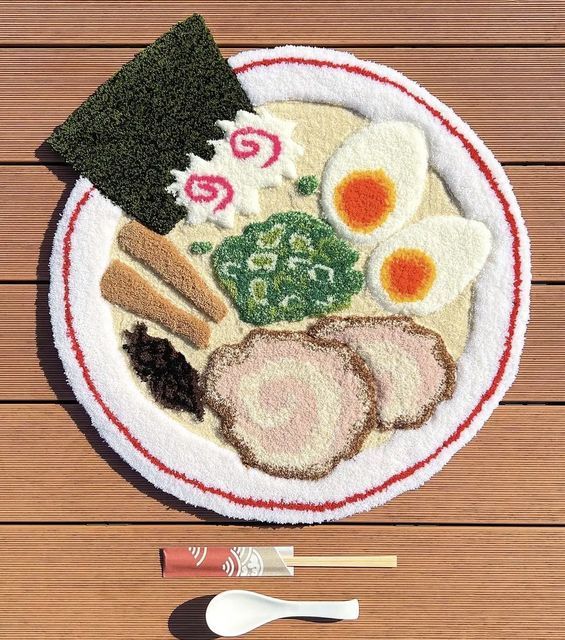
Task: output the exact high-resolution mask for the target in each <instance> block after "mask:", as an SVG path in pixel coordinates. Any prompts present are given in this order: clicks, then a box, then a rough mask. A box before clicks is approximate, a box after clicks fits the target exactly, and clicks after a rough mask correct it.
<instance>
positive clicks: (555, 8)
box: [0, 0, 565, 640]
mask: <svg viewBox="0 0 565 640" xmlns="http://www.w3.org/2000/svg"><path fill="white" fill-rule="evenodd" d="M194 11H197V12H200V13H202V14H203V15H204V16H205V18H206V19H207V21H208V23H209V25H210V27H211V28H212V31H213V33H214V35H215V37H216V39H217V41H218V42H219V43H220V45H221V46H222V50H223V51H224V53H225V55H230V54H232V53H234V52H236V51H239V50H241V49H246V48H252V47H262V46H272V45H276V44H287V43H296V44H312V45H318V46H332V47H334V48H342V49H346V50H348V51H352V52H353V53H355V54H356V55H358V56H359V57H361V58H366V59H371V60H377V61H379V62H382V63H384V64H388V65H391V66H393V67H395V68H397V69H399V70H400V71H403V72H405V73H406V74H407V75H409V76H410V77H411V78H413V79H415V80H417V81H418V82H420V83H422V84H423V85H424V86H425V87H426V88H428V89H429V90H430V91H432V92H433V93H434V94H435V95H437V96H438V97H439V98H440V99H441V100H443V101H445V102H446V103H447V104H449V105H450V106H452V107H453V108H454V109H455V110H456V111H457V112H458V113H459V115H461V116H462V117H463V118H465V119H466V120H467V121H468V122H469V124H470V125H471V126H472V127H473V128H474V129H475V131H477V132H478V134H479V135H480V136H481V137H482V138H483V139H484V140H485V142H486V143H487V144H488V145H489V146H490V148H491V149H492V150H493V151H494V152H495V154H496V155H497V157H498V158H499V160H501V161H502V162H503V164H504V165H505V168H506V170H507V172H508V175H509V177H510V179H511V181H512V183H513V186H514V189H515V192H516V195H517V197H518V200H519V202H520V205H521V207H522V210H523V214H524V217H525V219H526V222H527V224H528V229H529V232H530V235H531V239H532V248H533V278H534V286H533V296H532V319H531V325H530V329H529V332H528V336H527V343H526V349H525V352H524V356H523V360H522V365H521V368H520V373H519V376H518V379H517V381H516V383H515V384H514V386H513V387H512V389H511V390H510V392H509V393H508V394H507V395H506V397H505V401H504V402H503V403H502V406H500V407H499V408H498V409H497V410H496V412H495V414H494V416H493V417H492V419H491V420H490V421H489V422H488V424H487V425H486V426H485V428H484V429H483V431H482V432H481V433H480V434H479V435H478V436H477V437H476V438H475V439H474V440H473V441H472V442H471V443H470V444H469V445H468V446H467V447H465V448H464V449H463V450H462V451H461V452H460V453H458V454H457V455H456V456H455V458H454V459H453V460H452V461H451V463H450V464H449V465H448V466H447V467H446V468H445V469H444V470H443V471H442V472H441V473H440V474H439V475H437V476H436V477H435V478H433V479H432V480H431V481H430V482H429V483H428V484H427V485H425V486H424V487H423V488H422V489H420V490H419V491H417V492H413V493H409V494H404V495H403V496H401V497H399V498H397V499H396V500H394V501H393V502H391V503H389V504H388V505H386V506H385V507H383V508H381V509H377V510H374V511H372V512H370V513H366V514H363V515H359V516H355V517H353V518H350V519H348V520H345V521H343V522H341V523H339V524H333V525H322V526H318V527H306V528H296V527H293V528H285V527H278V528H272V527H262V526H254V525H245V526H243V525H242V524H241V523H239V524H238V523H234V522H231V521H226V520H225V519H222V518H220V517H219V516H216V515H214V514H211V513H208V512H205V511H203V510H200V509H194V508H190V507H186V506H185V505H182V504H181V503H180V502H178V501H176V500H175V499H173V498H171V497H169V496H167V495H165V494H163V493H161V492H159V491H157V490H156V489H154V488H153V487H152V486H151V485H150V484H149V483H147V482H146V481H145V480H143V479H142V478H141V477H139V476H138V475H137V474H136V473H134V472H133V471H131V470H130V469H129V468H128V467H127V466H126V465H124V464H123V463H122V462H121V461H120V460H119V459H118V457H117V455H115V454H114V453H113V452H111V451H110V450H109V449H108V448H107V446H106V445H104V444H103V443H102V441H101V440H100V438H99V437H98V436H97V435H96V433H95V432H94V429H93V428H92V427H91V426H90V423H89V421H88V419H87V417H86V415H85V413H84V411H83V410H82V409H81V408H80V407H79V406H78V405H77V404H76V402H75V401H74V399H73V395H72V393H71V391H70V389H69V388H68V387H67V385H66V383H65V379H64V375H63V373H62V370H61V366H60V364H59V361H58V359H57V356H56V354H55V351H54V348H53V346H52V344H51V337H50V328H49V320H48V312H47V307H46V296H47V288H48V259H49V253H50V245H51V237H52V234H53V231H54V228H55V226H56V223H57V219H58V216H59V214H60V212H61V207H62V204H64V202H65V199H66V197H67V196H68V193H69V190H70V188H71V187H72V184H73V181H74V179H75V178H76V175H75V174H74V173H73V171H72V170H70V169H69V168H68V167H66V166H65V165H64V164H63V163H62V162H61V159H60V158H58V157H56V156H55V155H54V154H53V153H52V152H51V151H50V150H49V149H48V148H47V147H46V145H45V144H44V142H43V141H44V139H45V138H46V136H47V135H48V133H49V132H50V131H51V129H52V128H53V127H54V126H55V125H56V124H58V123H60V122H61V121H62V120H64V118H65V117H66V116H67V115H68V114H69V113H70V112H71V111H72V110H73V108H75V107H76V106H77V105H79V104H80V103H81V102H82V101H83V100H84V98H85V97H86V96H88V95H89V94H90V93H91V92H92V91H93V90H94V89H95V88H96V87H97V86H98V85H99V84H100V83H101V82H103V81H104V80H105V79H106V78H107V77H108V76H109V75H110V74H111V73H113V72H114V71H115V70H116V69H118V68H119V67H120V66H121V65H122V64H123V63H124V62H125V61H127V60H128V59H130V58H131V57H132V55H133V54H134V53H135V52H136V51H137V50H139V48H140V47H142V46H144V45H145V44H148V43H149V42H151V41H152V40H153V39H155V38H156V37H157V36H158V35H160V34H161V33H162V32H163V31H165V30H166V29H167V28H168V27H169V26H170V25H171V24H172V23H174V22H176V21H178V20H180V19H182V18H184V17H186V16H188V15H189V14H191V13H192V12H194ZM0 15H1V16H2V18H1V20H0V219H1V223H2V226H1V228H2V232H1V233H0V313H1V322H0V487H1V491H2V493H1V498H0V566H1V567H2V569H1V570H0V638H7V639H9V640H12V639H16V638H17V639H26V640H27V639H30V640H31V639H32V638H33V639H34V640H37V639H41V640H60V639H61V638H73V639H77V640H78V639H80V640H82V639H86V638H92V639H94V638H96V639H97V640H99V639H100V638H104V639H106V638H108V639H110V640H113V639H118V638H119V639H121V638H123V639H124V640H125V639H126V638H127V639H128V640H129V639H130V638H138V639H140V640H143V639H145V638H147V639H148V640H149V639H151V640H160V639H161V638H170V637H176V638H179V639H181V640H189V639H190V640H203V639H206V638H211V637H212V636H211V634H210V632H208V631H206V629H205V626H204V623H203V612H204V609H205V606H206V604H207V601H208V599H209V597H210V596H211V595H212V594H214V593H217V592H218V591H220V590H223V589H226V588H236V587H239V588H241V587H244V588H252V589H257V590H261V591H263V592H264V593H267V594H270V595H275V596H279V597H286V598H312V599H316V598H318V599H321V598H352V597H358V598H359V599H360V602H361V618H360V620H359V621H357V622H349V623H346V622H341V623H334V624H314V623H311V622H304V621H297V620H288V621H283V622H280V623H277V624H273V625H270V626H268V627H265V628H263V629H262V630H259V631H257V632H255V634H254V635H253V636H252V637H255V638H281V639H282V638H288V637H289V636H292V635H299V636H300V637H301V638H324V639H331V638H336V639H338V638H339V639H343V638H349V637H351V638H360V639H367V640H369V639H376V638H386V639H388V640H397V639H398V640H400V639H402V640H419V639H430V640H431V639H446V640H447V639H449V640H455V639H466V640H471V639H473V640H474V639H487V638H488V639H489V640H498V639H506V638H516V639H518V638H520V639H523V640H536V639H539V640H550V639H553V638H555V639H562V638H564V637H565V528H564V525H565V331H564V329H563V326H564V318H565V116H564V114H565V3H564V2H563V1H562V0H561V1H547V2H544V1H536V2H531V1H530V2H523V1H511V0H508V1H500V0H499V1H494V2H486V1H475V2H458V1H455V0H451V1H447V0H446V1H437V2H423V1H422V2H418V1H415V0H414V1H406V0H399V1H397V2H377V1H365V2H353V1H350V0H345V1H344V0H341V1H332V2H304V1H298V2H294V1H288V0H287V1H285V2H266V1H264V0H263V1H262V2H255V1H251V2H249V1H248V2H149V1H148V2H141V1H120V2H78V1H75V2H71V1H58V2H55V1H53V2H47V1H44V2H2V1H0ZM189 542H191V543H194V544H197V543H201V544H214V543H215V544H222V543H225V544H227V543H237V544H243V543H249V544H267V545H268V544H274V543H277V544H294V545H295V546H296V547H297V550H298V551H299V552H300V553H302V554H308V553H314V552H316V553H319V552H324V553H326V552H327V553H329V554H331V553H332V552H337V551H343V550H345V549H347V550H348V551H349V552H351V553H352V554H361V553H383V554H385V553H396V554H398V556H399V567H398V569H395V570H377V571H375V570H367V571H358V570H351V569H349V570H321V569H315V570H312V569H303V570H298V571H297V575H296V577H295V578H293V579H286V580H284V579H279V580H273V579H262V580H249V581H246V582H244V583H242V582H241V581H239V582H235V581H231V580H228V579H226V580H209V581H200V582H198V581H191V580H176V581H175V580H168V581H165V580H163V579H162V578H161V577H160V568H159V557H158V549H159V547H161V546H164V545H168V544H177V543H178V544H186V543H189Z"/></svg>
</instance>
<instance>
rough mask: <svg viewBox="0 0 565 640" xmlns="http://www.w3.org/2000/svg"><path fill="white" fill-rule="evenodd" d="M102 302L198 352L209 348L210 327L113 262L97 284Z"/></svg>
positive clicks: (130, 270) (132, 270) (124, 265)
mask: <svg viewBox="0 0 565 640" xmlns="http://www.w3.org/2000/svg"><path fill="white" fill-rule="evenodd" d="M100 291H101V292H102V295H103V296H104V298H105V299H106V300H107V301H108V302H111V303H112V304H116V305H118V306H120V307H123V308H124V309H126V311H130V312H131V313H135V314H136V315H137V316H140V317H142V318H146V319H147V320H151V321H153V322H157V323H159V324H161V325H163V326H164V327H165V328H167V329H169V331H172V332H173V333H176V334H177V335H179V336H181V337H182V338H186V339H187V340H189V341H190V342H192V343H193V344H194V345H195V346H197V347H198V348H203V347H206V346H208V341H209V339H210V327H209V326H208V324H207V323H206V322H204V321H203V320H201V319H200V318H198V317H196V316H195V315H193V314H191V313H188V312H187V311H184V310H183V309H181V308H179V307H177V306H176V305H174V304H173V303H172V302H170V301H169V300H167V298H165V297H164V296H162V295H161V294H160V293H159V292H158V291H157V290H156V289H154V288H153V287H152V286H151V285H150V284H149V283H148V282H147V280H145V279H144V278H142V277H141V276H140V275H139V274H138V273H137V271H135V270H134V269H132V268H131V267H129V266H128V265H126V264H124V263H123V262H120V261H119V260H114V261H113V262H112V263H111V264H110V266H109V267H108V268H107V269H106V272H105V273H104V275H103V276H102V280H101V281H100Z"/></svg>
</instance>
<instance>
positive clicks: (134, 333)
mask: <svg viewBox="0 0 565 640" xmlns="http://www.w3.org/2000/svg"><path fill="white" fill-rule="evenodd" d="M123 347H124V350H125V351H126V352H127V354H128V356H129V359H130V361H131V364H132V367H133V369H134V371H135V372H136V373H137V375H138V376H139V377H140V378H141V379H142V380H143V381H144V382H146V383H147V386H148V388H149V390H150V391H151V395H152V396H153V397H154V398H155V400H157V402H158V403H159V404H160V405H162V406H163V407H166V408H167V409H175V410H177V411H190V412H191V413H194V414H195V415H196V417H197V418H198V419H199V420H202V418H203V416H204V403H203V401H202V390H201V389H200V385H199V382H198V381H199V376H198V371H196V369H194V367H191V366H190V364H189V363H188V362H187V361H186V358H185V357H184V356H183V355H182V353H179V352H178V351H177V350H176V349H175V348H174V347H173V345H172V344H171V343H170V342H169V341H168V340H165V339H163V338H155V337H153V336H150V335H149V334H148V333H147V326H146V325H145V324H143V323H140V322H138V323H137V324H136V325H134V326H133V328H132V329H131V331H124V345H123Z"/></svg>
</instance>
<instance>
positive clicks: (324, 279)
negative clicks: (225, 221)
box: [212, 211, 363, 325]
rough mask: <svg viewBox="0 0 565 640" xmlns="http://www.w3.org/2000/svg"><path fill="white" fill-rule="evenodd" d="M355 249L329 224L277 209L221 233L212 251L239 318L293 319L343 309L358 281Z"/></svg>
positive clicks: (260, 322) (253, 321)
mask: <svg viewBox="0 0 565 640" xmlns="http://www.w3.org/2000/svg"><path fill="white" fill-rule="evenodd" d="M358 259H359V254H358V253H357V251H355V250H354V249H352V248H351V247H350V246H349V244H347V242H344V241H343V240H341V239H340V238H338V237H337V236H336V234H335V232H334V230H333V229H332V227H330V225H329V224H327V223H326V222H322V221H320V220H317V219H316V218H313V217H312V216H309V215H307V214H306V213H302V212H300V211H289V212H286V213H277V214H275V215H273V216H271V217H270V218H268V219H267V220H266V221H265V222H257V223H254V224H250V225H249V226H247V227H246V228H245V229H244V231H243V234H242V235H240V236H231V237H229V238H226V239H225V240H224V241H223V242H222V243H221V244H220V245H219V246H218V247H217V248H216V250H215V251H214V253H213V254H212V267H213V269H214V271H215V274H216V277H217V279H218V281H219V282H220V283H221V284H222V286H223V287H224V289H225V290H226V291H227V292H228V294H229V295H230V296H231V297H232V298H233V301H234V304H235V305H236V307H237V309H238V311H239V316H240V318H241V319H242V320H243V321H244V322H248V323H250V324H254V325H265V324H270V323H272V322H279V321H281V320H286V321H288V322H297V321H299V320H302V319H303V318H306V317H308V316H319V315H325V314H327V313H331V312H333V311H338V310H339V309H344V308H346V307H348V306H349V304H350V303H351V297H352V296H353V295H354V294H356V293H358V292H359V291H360V290H361V288H362V286H363V274H362V273H361V272H360V271H356V270H355V269H353V266H354V265H355V263H356V262H357V260H358Z"/></svg>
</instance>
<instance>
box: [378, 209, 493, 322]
mask: <svg viewBox="0 0 565 640" xmlns="http://www.w3.org/2000/svg"><path fill="white" fill-rule="evenodd" d="M491 247H492V239H491V232H490V231H489V230H488V227H487V226H486V225H485V224H484V223H482V222H479V221H477V220H465V219H464V218H455V217H452V216H435V217H433V218H428V219H427V220H422V221H421V222H418V223H417V224H413V225H407V226H406V227H404V229H402V230H401V231H399V232H398V233H396V234H395V235H393V236H391V237H390V238H389V239H388V240H386V241H385V242H383V243H382V244H380V245H379V246H378V247H377V248H376V249H375V251H374V252H373V254H372V255H371V258H370V260H369V263H368V265H367V286H368V287H369V289H370V290H371V292H372V293H373V295H374V296H375V298H376V299H377V301H378V302H379V303H380V304H381V305H382V306H383V307H384V308H385V309H387V310H388V311H391V312H393V313H403V314H409V315H415V316H424V315H428V314H430V313H433V312H434V311H437V310H438V309H441V307H443V306H445V305H446V304H448V303H449V302H451V301H452V300H453V299H454V298H455V297H456V296H457V295H459V294H460V293H461V291H463V289H464V288H465V287H466V286H467V284H469V282H471V280H473V279H474V278H476V276H477V275H478V273H479V272H480V271H481V269H482V268H483V266H484V264H485V262H486V260H487V258H488V255H489V253H490V250H491Z"/></svg>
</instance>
